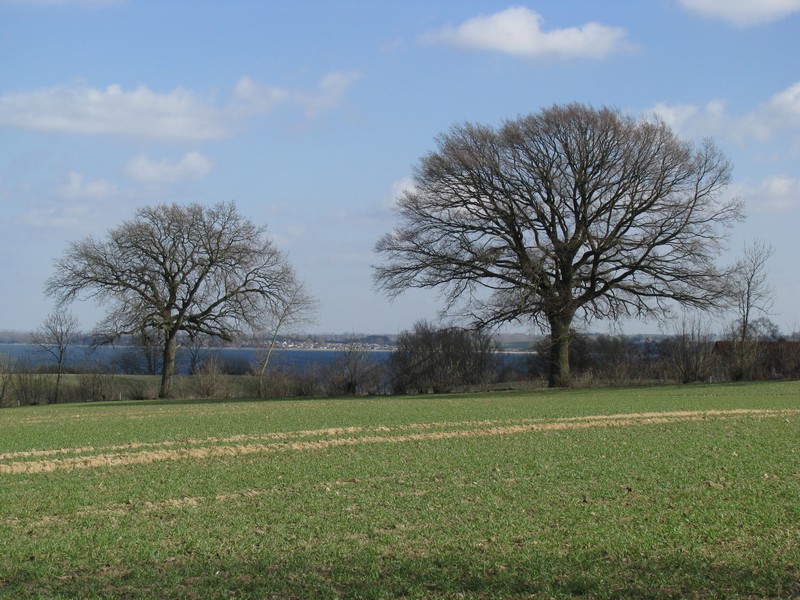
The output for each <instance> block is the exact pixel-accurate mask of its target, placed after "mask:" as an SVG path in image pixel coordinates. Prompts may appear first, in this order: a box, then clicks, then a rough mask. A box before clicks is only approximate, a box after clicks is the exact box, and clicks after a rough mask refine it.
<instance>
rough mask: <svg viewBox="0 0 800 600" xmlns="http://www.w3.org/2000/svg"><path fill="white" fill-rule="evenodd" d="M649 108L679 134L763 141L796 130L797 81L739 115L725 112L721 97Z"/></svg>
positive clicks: (799, 121)
mask: <svg viewBox="0 0 800 600" xmlns="http://www.w3.org/2000/svg"><path fill="white" fill-rule="evenodd" d="M649 112H650V113H655V114H656V115H658V116H659V117H660V118H662V119H663V120H664V121H665V122H666V123H667V124H668V125H670V126H671V127H672V128H673V129H674V130H675V131H676V132H677V133H679V134H681V135H688V136H695V137H698V136H704V135H720V134H721V135H725V136H726V137H730V138H733V139H736V140H744V139H757V140H759V141H766V140H768V139H771V138H773V137H775V136H776V135H781V134H786V133H787V132H791V131H792V130H795V131H796V132H798V133H800V81H799V82H797V83H795V84H793V85H791V86H789V87H788V88H786V89H785V90H782V91H780V92H777V93H776V94H773V95H772V96H771V97H770V98H769V99H767V100H766V101H765V102H763V103H761V104H760V105H759V106H758V107H756V108H755V109H754V110H753V111H751V112H750V113H748V114H746V115H743V116H741V117H733V116H731V115H729V114H727V112H726V103H725V101H724V100H712V101H711V102H708V103H707V104H705V105H699V104H669V103H666V102H659V103H657V104H655V105H654V106H653V107H652V108H651V109H650V111H649Z"/></svg>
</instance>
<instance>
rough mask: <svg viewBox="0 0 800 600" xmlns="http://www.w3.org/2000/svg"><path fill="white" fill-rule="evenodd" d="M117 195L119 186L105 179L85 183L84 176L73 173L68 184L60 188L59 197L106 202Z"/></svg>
mask: <svg viewBox="0 0 800 600" xmlns="http://www.w3.org/2000/svg"><path fill="white" fill-rule="evenodd" d="M116 193H117V186H116V185H115V184H113V183H110V182H108V181H106V180H105V179H98V180H96V181H85V180H84V177H83V175H82V174H80V173H78V172H76V171H71V172H70V173H69V175H68V176H67V182H66V183H65V184H64V185H62V186H61V187H59V188H58V195H59V196H61V197H62V198H66V199H68V200H105V199H107V198H110V197H112V196H114V195H115V194H116Z"/></svg>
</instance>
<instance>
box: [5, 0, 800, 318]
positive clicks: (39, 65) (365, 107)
mask: <svg viewBox="0 0 800 600" xmlns="http://www.w3.org/2000/svg"><path fill="white" fill-rule="evenodd" d="M798 56H800V0H760V1H758V2H754V1H752V0H650V1H647V2H642V1H641V0H609V1H599V0H571V1H569V2H564V1H561V0H542V1H530V2H518V3H513V2H512V3H509V2H495V1H483V2H477V1H470V0H452V1H437V0H425V1H423V0H419V1H418V0H404V1H403V2H379V1H374V0H361V1H352V0H337V1H331V0H326V1H323V0H319V1H301V0H298V1H296V2H286V1H283V2H272V1H263V2H260V1H255V0H251V1H244V0H228V1H226V2H216V1H211V0H184V1H179V0H160V1H156V0H16V1H15V0H0V255H1V256H2V257H3V260H2V261H0V289H2V294H0V329H15V330H32V329H35V328H36V327H38V326H39V324H40V323H41V322H42V320H43V319H44V318H45V316H46V315H47V313H48V312H50V311H51V310H52V308H53V305H52V302H51V301H50V300H49V299H48V298H46V297H45V296H44V295H43V292H42V287H43V284H44V281H45V280H46V279H47V277H48V276H49V275H50V274H51V269H52V261H53V259H54V258H56V257H58V256H60V255H61V254H62V253H63V251H64V249H65V248H66V246H67V244H68V243H69V242H70V241H73V240H77V239H81V238H83V237H85V236H87V235H93V236H95V237H103V236H104V235H105V232H106V231H108V229H109V228H110V227H113V226H115V225H117V224H119V223H120V222H121V221H123V220H124V219H127V218H129V217H131V216H132V214H133V212H134V211H135V210H136V208H138V207H141V206H143V205H147V204H153V203H159V202H200V203H203V204H208V205H211V204H214V203H217V202H220V201H226V200H234V201H235V202H236V203H237V205H238V207H239V209H240V211H241V212H242V213H243V214H244V215H245V216H246V217H248V218H250V219H252V220H253V221H255V222H256V223H258V224H265V225H267V227H268V231H269V233H270V235H271V237H272V238H273V239H274V240H275V242H276V244H277V245H278V246H279V247H280V248H282V249H283V250H285V251H287V252H288V254H289V256H290V260H291V262H292V263H293V265H294V266H295V268H296V270H297V271H298V274H299V275H300V277H301V278H302V279H304V280H305V282H306V284H307V286H308V288H309V290H310V291H311V292H312V293H313V294H314V295H316V296H317V298H318V300H319V303H320V310H319V313H318V316H317V323H316V324H315V325H314V326H313V327H311V329H312V330H314V331H321V332H374V333H377V332H385V333H396V332H398V331H401V330H404V329H408V328H410V327H411V326H412V325H413V323H414V322H415V321H417V320H419V319H422V318H426V319H433V318H435V317H436V315H437V311H438V308H439V306H440V305H439V304H438V302H437V297H436V294H432V293H422V292H414V293H409V294H407V295H404V296H401V297H400V298H399V299H398V300H395V301H394V302H392V303H390V302H389V301H388V300H387V299H386V298H385V297H384V296H382V295H381V294H379V293H378V292H376V291H375V290H374V289H373V286H372V280H371V276H372V270H371V265H372V264H375V263H376V262H377V261H378V260H379V259H378V257H376V256H375V255H374V254H373V246H374V244H375V241H376V240H377V239H378V238H379V237H380V236H381V235H382V234H383V233H386V232H388V231H390V230H391V229H392V227H393V226H394V224H395V219H394V215H393V213H392V210H391V207H392V201H393V199H394V197H395V196H396V195H397V193H398V192H399V191H400V190H402V189H403V188H404V187H405V186H407V185H408V181H409V177H410V175H411V173H412V170H413V167H414V165H415V164H416V162H417V160H418V159H419V158H420V157H421V156H422V155H424V154H425V153H426V152H428V151H430V150H431V149H433V147H434V140H435V137H436V135H437V134H439V133H441V132H444V131H446V130H447V129H448V128H449V127H450V126H451V125H452V124H454V123H457V122H463V121H472V122H478V123H484V124H490V125H498V124H500V123H501V122H502V121H503V120H504V119H507V118H514V117H517V116H519V115H523V114H527V113H530V112H536V111H538V110H540V109H541V108H544V107H547V106H550V105H552V104H554V103H566V102H573V101H577V102H582V103H586V104H591V105H594V106H603V105H608V106H613V107H616V108H618V109H620V110H623V111H626V112H629V113H631V114H635V115H646V116H652V115H653V114H654V113H657V114H659V115H660V116H661V117H662V118H663V119H665V120H666V121H667V122H668V123H669V124H670V125H672V126H673V128H674V129H675V130H676V131H677V132H678V133H679V134H680V135H681V136H682V137H685V138H687V139H693V140H700V139H702V138H703V137H706V136H710V137H713V138H714V140H715V141H716V142H717V143H718V145H719V146H720V147H721V148H722V150H723V151H724V152H725V153H726V154H727V156H728V157H729V158H730V159H731V160H732V162H733V165H734V171H733V174H734V176H733V183H732V185H731V186H730V189H729V190H728V193H730V194H732V195H737V196H740V197H742V198H743V199H744V200H745V202H746V207H747V215H748V218H747V220H746V221H745V222H744V223H742V224H741V225H739V226H737V227H736V229H735V230H734V231H733V232H732V237H731V244H730V246H731V250H730V253H729V254H728V255H726V256H725V257H723V261H732V260H733V258H734V257H735V255H736V254H737V252H740V251H741V249H742V247H743V245H744V244H745V243H746V242H748V241H752V240H755V239H762V240H765V241H767V242H768V243H769V244H771V245H772V246H773V247H774V255H773V257H772V259H771V260H770V263H769V279H770V283H771V285H772V287H773V288H774V296H775V304H774V307H773V311H772V312H773V315H772V316H771V318H772V319H773V320H774V321H775V322H776V323H778V324H779V325H780V326H781V328H782V329H784V330H785V331H792V330H797V329H800V311H799V310H798V309H797V305H798V301H797V299H798V298H800V277H799V276H798V266H797V265H798V260H800V230H798V225H800V160H799V159H800V63H798V59H797V57H798ZM73 309H74V311H75V312H76V314H77V315H78V317H79V318H80V320H81V324H82V326H83V327H84V328H87V329H88V328H90V327H91V326H92V325H94V323H95V322H96V321H97V320H99V317H100V316H101V314H102V309H99V308H97V307H96V306H94V305H93V304H91V303H84V304H81V305H76V306H74V307H73ZM592 329H593V330H595V331H604V330H607V329H608V324H605V323H595V324H593V326H592ZM625 329H626V330H627V331H630V332H634V331H657V330H658V326H657V325H656V324H652V323H649V324H648V323H632V324H626V325H625Z"/></svg>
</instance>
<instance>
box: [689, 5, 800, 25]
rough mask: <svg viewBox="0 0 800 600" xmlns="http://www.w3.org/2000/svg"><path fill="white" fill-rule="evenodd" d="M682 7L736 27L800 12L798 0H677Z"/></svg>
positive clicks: (757, 23)
mask: <svg viewBox="0 0 800 600" xmlns="http://www.w3.org/2000/svg"><path fill="white" fill-rule="evenodd" d="M679 2H680V4H681V5H683V7H684V8H686V9H688V10H690V11H692V12H695V13H697V14H700V15H703V16H705V17H712V18H717V19H723V20H725V21H728V22H729V23H732V24H733V25H736V26H738V27H748V26H752V25H760V24H762V23H769V22H771V21H777V20H780V19H783V18H785V17H787V16H789V15H790V14H792V13H795V12H800V0H679Z"/></svg>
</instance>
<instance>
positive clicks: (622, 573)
mask: <svg viewBox="0 0 800 600" xmlns="http://www.w3.org/2000/svg"><path fill="white" fill-rule="evenodd" d="M398 551H400V552H402V548H399V549H398ZM506 558H508V559H509V560H507V561H501V562H492V561H490V560H488V558H487V557H486V556H482V555H481V556H479V555H478V554H477V553H474V552H471V551H465V552H452V553H448V554H438V555H429V556H424V557H422V556H421V557H409V556H400V555H393V554H391V553H387V554H383V555H379V554H375V553H374V552H370V551H367V550H364V551H360V552H355V553H350V554H348V555H346V556H331V555H327V554H324V553H322V554H320V553H319V552H317V553H315V552H313V551H309V552H304V551H298V552H296V553H294V554H291V555H288V556H286V557H284V558H282V559H279V560H276V561H269V560H264V559H259V558H253V559H252V560H249V561H248V560H244V559H237V558H236V557H225V558H223V557H220V556H214V557H211V556H207V557H200V556H187V557H177V558H174V559H170V560H167V561H164V562H159V563H142V564H134V565H116V566H115V565H104V566H103V567H102V568H100V569H98V570H96V571H94V572H91V571H89V570H83V569H82V570H79V571H76V572H72V573H60V574H58V575H57V576H53V577H48V578H44V577H42V576H41V574H36V572H35V570H33V569H31V568H29V567H28V565H20V566H19V568H18V569H17V570H16V572H15V573H13V574H8V575H6V576H4V575H0V596H2V597H9V598H26V597H37V598H51V597H65V598H128V599H133V598H203V599H205V598H267V597H269V598H400V597H405V598H456V597H458V598H522V597H525V598H530V597H547V598H551V597H555V598H570V597H575V596H581V597H587V598H650V599H660V598H683V597H699V598H708V597H715V598H723V597H759V598H761V597H773V598H790V597H798V596H800V566H798V565H797V564H795V565H793V566H787V564H791V563H784V564H780V563H778V562H775V561H770V560H767V559H766V558H765V560H763V561H759V563H758V565H752V566H748V567H734V566H727V565H724V564H719V563H717V562H713V561H710V560H703V559H700V558H698V557H692V556H688V555H687V556H685V555H681V554H677V555H674V556H673V557H671V558H669V559H665V560H664V559H662V560H645V559H640V560H639V561H638V562H637V561H633V560H623V561H611V560H609V559H608V557H605V556H602V555H601V554H600V553H596V554H587V553H582V554H581V556H579V557H578V556H572V555H567V556H554V555H543V554H536V553H535V552H533V551H531V549H530V548H527V549H520V551H519V552H516V553H514V554H513V555H511V556H507V557H506Z"/></svg>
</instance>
